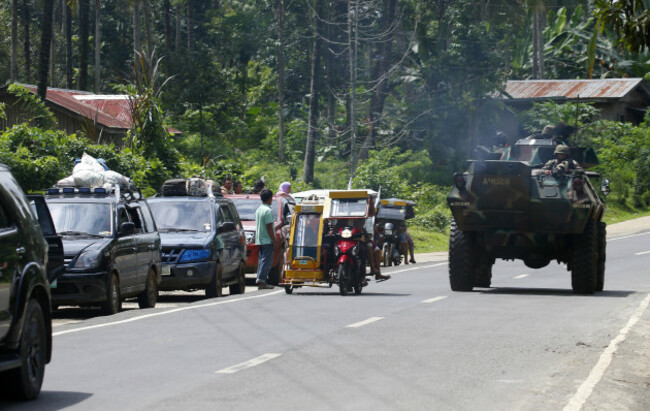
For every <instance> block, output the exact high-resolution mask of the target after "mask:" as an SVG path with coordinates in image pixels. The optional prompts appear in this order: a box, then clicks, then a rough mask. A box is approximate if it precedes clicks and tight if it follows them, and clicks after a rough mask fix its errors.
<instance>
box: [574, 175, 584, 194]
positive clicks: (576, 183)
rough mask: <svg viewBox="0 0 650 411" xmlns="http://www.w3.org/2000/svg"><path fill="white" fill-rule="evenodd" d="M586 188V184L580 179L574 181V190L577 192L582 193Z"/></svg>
mask: <svg viewBox="0 0 650 411" xmlns="http://www.w3.org/2000/svg"><path fill="white" fill-rule="evenodd" d="M583 188H584V182H583V181H582V179H581V178H580V177H576V178H574V179H573V189H574V190H576V191H582V189H583Z"/></svg>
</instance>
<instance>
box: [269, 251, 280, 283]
mask: <svg viewBox="0 0 650 411" xmlns="http://www.w3.org/2000/svg"><path fill="white" fill-rule="evenodd" d="M283 270H284V254H283V253H280V256H279V257H278V264H277V265H276V266H275V267H272V268H271V272H270V273H269V278H268V280H269V284H272V285H278V284H280V282H281V281H282V274H283V272H282V271H283Z"/></svg>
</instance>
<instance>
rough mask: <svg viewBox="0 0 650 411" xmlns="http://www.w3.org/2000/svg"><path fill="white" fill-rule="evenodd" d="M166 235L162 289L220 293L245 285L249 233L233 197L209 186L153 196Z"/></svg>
mask: <svg viewBox="0 0 650 411" xmlns="http://www.w3.org/2000/svg"><path fill="white" fill-rule="evenodd" d="M148 201H149V205H150V207H151V211H152V212H153V215H154V218H155V219H156V224H157V225H158V231H160V237H161V241H162V263H163V267H165V266H167V267H168V269H169V273H168V275H163V278H162V283H161V285H160V288H161V289H162V290H196V289H205V295H206V296H207V297H220V296H221V295H222V291H223V287H225V286H230V294H243V293H244V291H245V289H246V277H245V276H246V274H245V271H244V260H245V258H246V239H245V237H244V231H243V227H242V224H241V221H240V220H239V214H238V213H237V210H236V209H235V206H234V205H233V203H232V201H231V200H229V199H227V198H224V197H222V196H221V195H220V194H214V193H213V192H212V190H209V191H208V193H206V195H205V196H189V195H171V196H160V197H154V198H150V199H149V200H148Z"/></svg>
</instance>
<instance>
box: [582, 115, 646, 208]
mask: <svg viewBox="0 0 650 411" xmlns="http://www.w3.org/2000/svg"><path fill="white" fill-rule="evenodd" d="M580 136H581V138H582V139H583V141H585V143H586V144H588V145H590V146H592V147H594V148H595V149H596V151H597V153H598V157H599V160H600V165H599V166H598V171H600V173H601V174H602V175H603V177H606V178H608V179H609V180H610V182H611V183H610V185H611V189H612V193H611V194H610V196H609V199H610V200H613V201H615V202H617V203H619V204H621V205H625V204H627V203H628V201H631V203H630V205H631V206H633V207H644V206H648V205H650V201H649V200H650V172H649V171H648V170H649V169H650V128H648V124H646V123H644V124H642V125H641V126H634V125H632V124H630V123H619V122H614V121H607V120H600V121H597V122H595V123H594V124H592V125H591V126H590V127H588V128H586V129H584V130H582V132H581V134H580Z"/></svg>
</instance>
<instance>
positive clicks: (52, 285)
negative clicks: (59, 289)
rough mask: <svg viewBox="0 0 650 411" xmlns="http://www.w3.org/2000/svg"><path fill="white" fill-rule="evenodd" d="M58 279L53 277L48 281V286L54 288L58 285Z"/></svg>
mask: <svg viewBox="0 0 650 411" xmlns="http://www.w3.org/2000/svg"><path fill="white" fill-rule="evenodd" d="M58 281H59V279H58V278H55V279H54V281H52V282H51V283H50V288H56V286H57V285H58Z"/></svg>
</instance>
